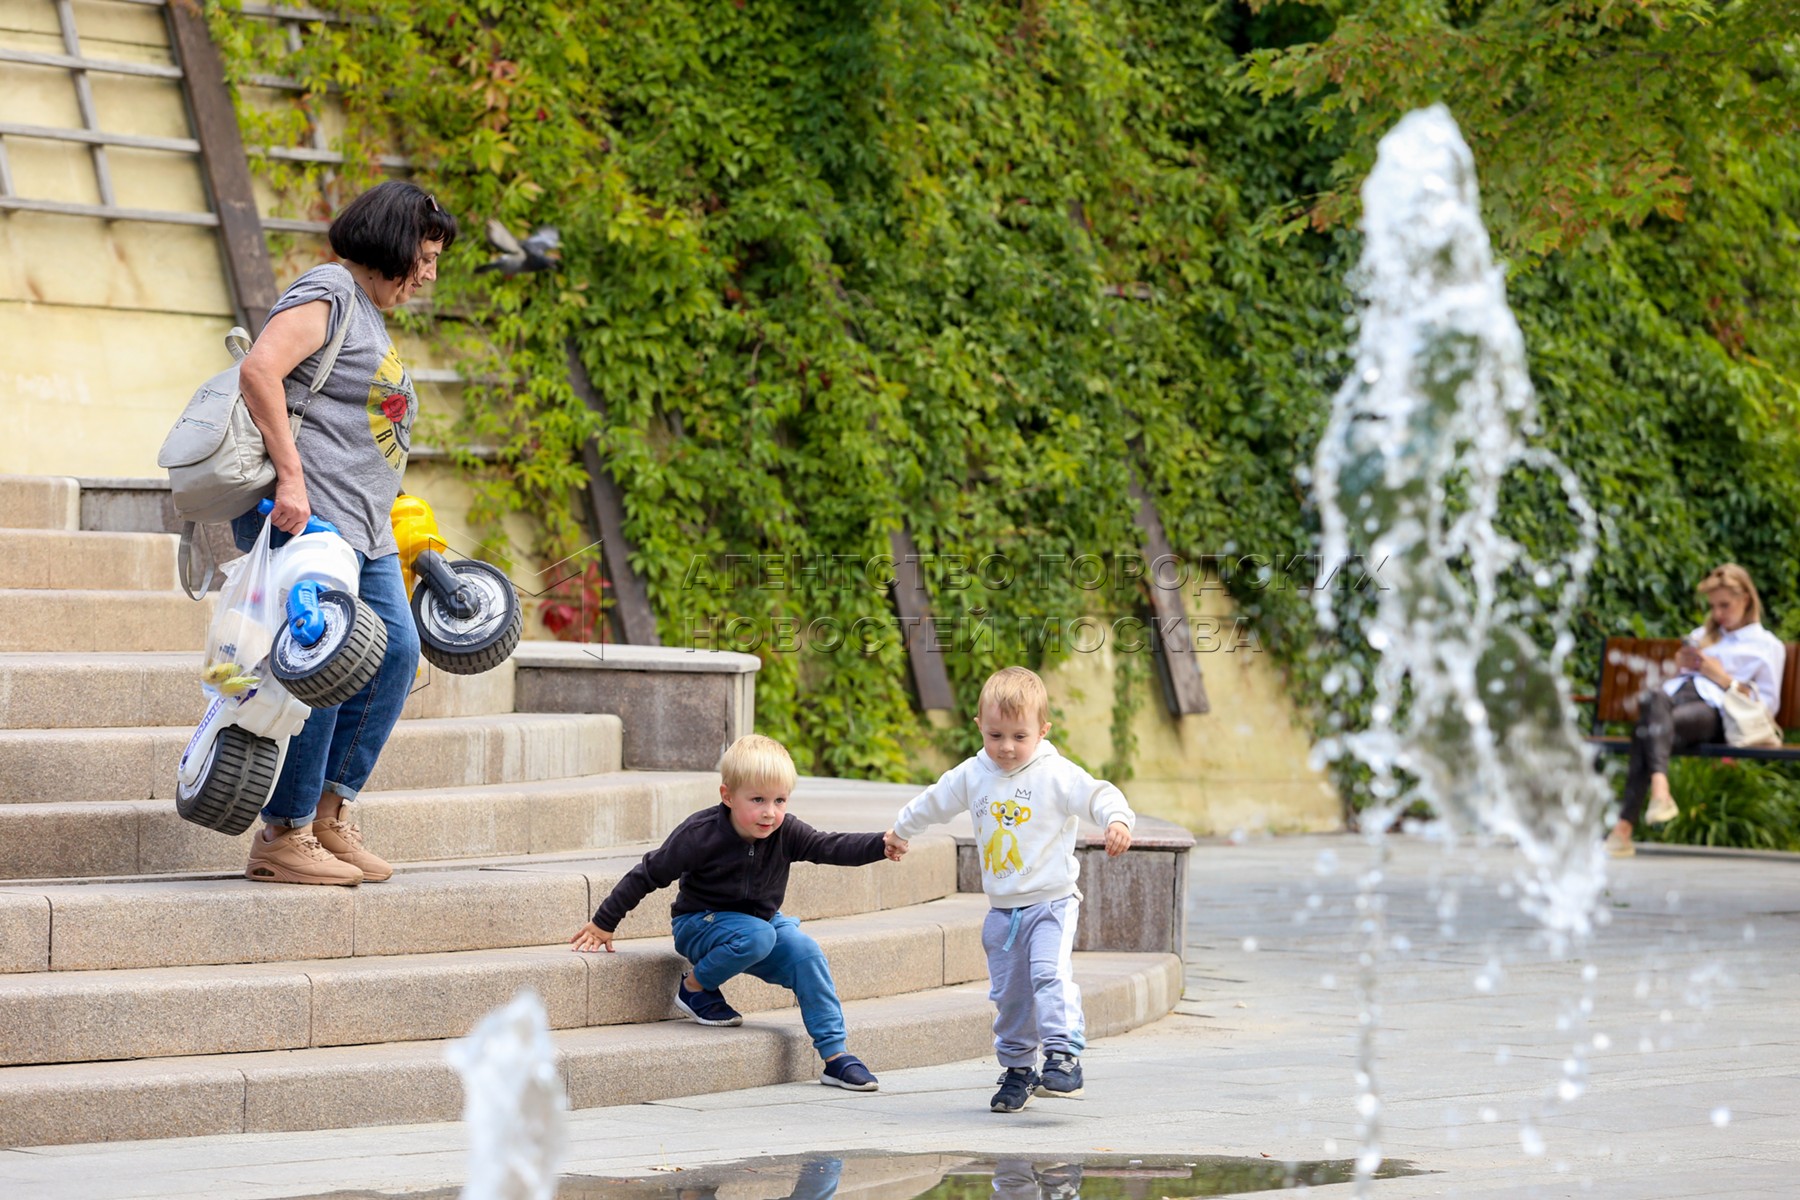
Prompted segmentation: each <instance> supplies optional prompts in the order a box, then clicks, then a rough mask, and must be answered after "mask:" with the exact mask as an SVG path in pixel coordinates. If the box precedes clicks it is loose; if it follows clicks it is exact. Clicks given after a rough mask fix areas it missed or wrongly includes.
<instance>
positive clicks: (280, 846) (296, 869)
mask: <svg viewBox="0 0 1800 1200" xmlns="http://www.w3.org/2000/svg"><path fill="white" fill-rule="evenodd" d="M271 832H273V831H272V830H271V829H269V827H268V826H264V827H263V828H261V829H259V830H257V831H256V836H255V837H253V838H251V839H250V865H249V866H247V867H245V868H244V878H245V879H254V880H256V881H257V882H258V883H326V884H336V885H338V886H340V887H355V886H356V885H357V884H359V883H361V882H362V881H363V873H362V871H361V870H360V869H359V868H357V867H356V866H355V865H353V864H351V863H347V862H339V861H338V858H337V856H336V855H334V854H333V853H332V852H331V851H329V850H327V849H326V848H325V847H323V846H321V845H320V844H319V839H318V838H316V837H314V836H313V835H312V833H311V831H309V830H305V829H293V830H286V831H284V832H282V833H279V834H276V835H275V836H274V837H273V838H271V837H268V836H267V835H268V834H269V833H271Z"/></svg>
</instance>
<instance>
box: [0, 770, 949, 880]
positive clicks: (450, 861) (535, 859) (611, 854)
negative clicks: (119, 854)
mask: <svg viewBox="0 0 1800 1200" xmlns="http://www.w3.org/2000/svg"><path fill="white" fill-rule="evenodd" d="M709 774H710V775H711V776H712V777H713V778H715V779H716V778H717V777H718V774H717V772H707V771H630V770H626V771H606V772H603V773H601V774H598V775H575V776H571V777H570V778H568V779H542V780H533V781H531V782H530V783H529V784H506V783H483V784H474V785H471V786H470V787H469V788H443V789H440V790H438V791H436V792H433V791H432V789H426V788H422V789H408V790H406V791H404V792H380V793H376V792H370V793H369V795H370V796H376V795H382V796H398V797H404V798H406V799H409V800H411V799H415V798H423V797H425V796H428V795H444V794H447V793H455V794H460V793H462V792H464V791H472V790H474V789H475V788H492V789H506V790H507V791H515V792H523V791H526V790H528V789H530V788H542V789H544V790H549V789H550V788H552V787H555V786H557V785H564V784H566V785H569V786H591V787H606V786H609V785H611V784H615V783H616V784H618V785H619V786H629V785H633V784H635V783H636V782H637V781H638V780H640V779H641V778H642V777H643V776H645V775H654V776H656V778H657V780H658V782H661V781H662V780H664V779H667V780H669V781H670V782H672V783H674V784H677V785H679V784H683V783H687V782H689V781H691V780H694V779H696V778H698V779H704V778H706V777H707V776H708V775H709ZM583 781H592V782H589V783H583ZM61 803H62V805H63V806H64V807H66V808H69V809H74V810H80V809H86V808H98V807H101V806H102V805H101V804H84V803H82V802H80V801H64V802H61ZM172 803H173V801H169V800H133V801H125V800H120V801H105V802H103V804H104V806H105V807H108V808H118V807H122V806H125V805H143V806H148V807H152V808H155V807H160V806H165V805H169V804H172ZM15 807H16V808H25V807H26V806H25V805H18V806H15ZM48 807H50V806H49V805H47V804H46V805H31V806H30V808H32V809H33V810H36V809H38V808H48ZM7 811H8V809H7V808H5V807H0V813H5V812H7ZM350 815H351V817H352V818H354V817H355V815H356V814H355V810H354V808H352V810H351V814H350ZM851 832H857V831H851ZM662 841H663V839H661V838H652V839H648V840H644V841H634V842H618V843H615V844H613V845H610V846H591V847H587V848H582V849H575V850H546V851H544V852H542V853H538V854H497V855H491V856H482V855H473V856H470V857H467V858H430V859H418V860H416V861H413V862H401V861H399V860H395V861H394V862H393V863H392V866H393V868H394V874H395V875H396V876H401V875H424V874H430V873H433V872H445V871H499V870H506V869H509V868H512V869H520V870H531V869H535V868H538V867H554V866H560V865H564V864H569V863H606V862H609V861H610V860H613V859H619V860H625V861H631V862H634V863H635V862H636V861H637V860H638V859H640V858H642V857H643V856H644V854H645V853H647V852H648V851H650V850H653V849H655V848H656V847H657V846H660V845H662ZM939 842H950V843H957V839H956V838H954V837H952V836H950V835H948V834H937V833H927V834H922V835H920V836H919V837H917V838H914V839H913V840H912V841H911V842H909V843H908V845H909V847H911V849H909V850H908V853H913V852H914V850H916V849H917V848H918V847H919V846H931V845H934V844H936V843H939ZM958 844H960V843H958ZM242 878H243V874H242V872H239V871H179V872H171V873H169V874H166V875H95V876H88V877H84V878H81V879H18V880H13V879H0V894H5V893H7V892H31V893H45V894H57V893H61V892H63V891H64V890H65V889H69V888H96V887H106V886H108V885H115V884H117V885H129V886H133V887H137V886H142V885H145V884H152V885H153V884H159V883H209V882H217V881H221V880H224V881H236V880H240V879H242ZM277 886H287V885H277ZM367 886H369V887H379V886H380V885H379V884H369V885H367ZM670 886H671V887H673V886H674V885H670ZM318 890H319V891H321V892H327V891H331V890H333V889H327V888H321V889H318ZM343 890H351V889H343Z"/></svg>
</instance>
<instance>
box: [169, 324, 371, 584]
mask: <svg viewBox="0 0 1800 1200" xmlns="http://www.w3.org/2000/svg"><path fill="white" fill-rule="evenodd" d="M349 330H350V321H349V318H348V316H347V315H346V317H345V319H344V320H342V321H340V322H338V331H337V335H336V336H335V337H333V338H332V339H331V341H330V342H329V343H328V344H327V345H326V347H325V352H324V354H323V355H322V356H321V357H320V359H319V369H318V370H317V371H315V372H313V378H312V383H311V384H310V385H309V386H308V388H307V393H308V396H307V401H306V404H311V403H312V397H313V396H316V395H318V394H319V391H320V389H322V388H323V387H324V386H325V381H326V380H328V379H330V378H331V369H332V368H333V367H334V366H336V365H337V357H338V352H339V351H340V350H342V349H343V348H344V335H345V334H346V333H348V332H349ZM225 348H226V349H227V350H229V351H231V357H232V364H231V366H229V367H227V368H226V369H225V370H223V371H220V372H219V373H218V374H217V375H214V376H213V377H212V378H211V379H209V380H207V381H206V382H205V383H203V384H201V385H200V390H199V391H197V392H195V393H194V398H193V399H192V400H189V401H188V403H187V407H186V408H185V409H183V410H182V412H181V416H180V418H179V419H178V420H177V421H176V422H175V427H174V428H173V429H170V430H169V436H168V437H166V438H164V439H163V444H162V449H161V450H160V451H158V452H157V455H156V465H157V466H159V467H162V468H164V469H165V470H167V471H168V472H169V496H170V499H171V500H172V501H173V502H174V504H175V515H176V516H177V517H179V518H181V520H182V521H183V525H182V528H181V564H180V565H181V586H182V587H183V588H185V589H186V590H187V593H188V595H190V596H192V597H194V599H196V600H198V599H199V598H200V597H201V596H202V595H204V594H205V592H206V589H207V588H208V587H210V586H211V584H212V568H211V567H210V566H209V567H208V568H207V571H206V578H205V580H203V581H202V582H201V583H200V585H199V586H198V587H196V586H195V584H194V574H195V572H196V570H197V569H198V564H197V563H196V562H195V543H194V527H195V526H196V525H201V524H206V523H209V522H217V521H229V520H231V519H232V518H233V517H236V516H240V515H242V514H243V513H246V512H249V511H250V510H251V509H252V508H254V507H256V502H257V501H258V500H261V499H263V498H265V497H267V496H270V495H272V494H274V491H275V464H274V463H273V462H271V461H269V452H268V450H267V448H265V447H264V445H263V436H262V431H261V430H260V429H258V428H257V427H256V422H255V421H254V420H252V419H251V417H250V409H249V407H248V406H247V405H245V403H244V394H243V392H242V390H241V389H240V387H239V384H238V366H239V364H241V363H242V362H243V361H244V356H245V355H247V354H249V353H250V334H249V333H248V332H246V331H245V330H244V329H242V328H241V327H234V328H233V329H232V330H231V332H230V333H227V334H226V335H225ZM306 404H303V405H301V406H300V408H299V409H298V410H297V411H295V412H292V413H290V414H288V421H289V423H290V427H291V428H292V429H293V431H294V433H295V435H296V436H297V435H298V434H299V432H300V424H301V422H302V421H303V420H304V419H305V417H306Z"/></svg>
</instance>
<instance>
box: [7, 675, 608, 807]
mask: <svg viewBox="0 0 1800 1200" xmlns="http://www.w3.org/2000/svg"><path fill="white" fill-rule="evenodd" d="M201 712H202V706H201V705H200V698H199V695H198V693H197V692H196V695H195V709H194V712H193V716H192V718H191V720H192V721H195V722H197V721H198V720H199V718H200V716H201ZM193 735H194V726H193V725H192V724H183V725H174V726H158V727H134V728H116V729H4V730H0V804H50V803H92V802H96V801H119V800H160V799H167V800H173V798H174V795H175V772H176V768H177V766H178V765H179V763H180V761H181V754H182V751H183V750H184V749H185V748H186V747H187V744H188V741H189V740H190V739H191V738H192V737H193ZM622 742H623V726H622V723H621V721H620V720H619V718H618V717H615V716H607V715H601V714H590V713H500V714H494V715H489V716H483V717H421V718H418V719H416V720H411V721H402V722H400V723H399V724H397V725H396V726H395V727H394V732H393V734H392V735H390V737H389V738H388V743H387V746H386V747H385V748H384V749H383V750H382V753H381V759H380V761H379V762H378V763H377V764H376V766H375V771H374V773H373V774H372V775H371V776H370V777H369V782H368V784H367V785H366V786H367V787H368V788H369V789H370V790H374V791H387V790H400V789H408V788H455V787H469V786H473V785H477V784H488V783H516V782H523V781H526V780H534V779H566V778H570V777H572V776H576V775H597V774H601V773H603V772H607V771H617V770H619V768H620V767H621V765H622V762H621V757H622Z"/></svg>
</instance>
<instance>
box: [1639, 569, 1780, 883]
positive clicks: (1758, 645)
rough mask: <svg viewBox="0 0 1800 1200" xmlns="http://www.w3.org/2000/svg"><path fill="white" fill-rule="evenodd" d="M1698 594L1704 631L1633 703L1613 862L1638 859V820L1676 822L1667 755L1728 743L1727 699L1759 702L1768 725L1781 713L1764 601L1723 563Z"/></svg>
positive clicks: (1774, 643)
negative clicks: (1668, 673)
mask: <svg viewBox="0 0 1800 1200" xmlns="http://www.w3.org/2000/svg"><path fill="white" fill-rule="evenodd" d="M1698 590H1699V592H1700V594H1701V595H1702V596H1705V597H1706V602H1707V607H1708V612H1707V616H1706V624H1704V625H1702V626H1700V628H1698V629H1696V630H1694V632H1693V633H1691V634H1689V635H1688V636H1687V637H1686V638H1685V639H1683V641H1682V646H1681V649H1680V650H1679V651H1677V652H1676V655H1675V668H1676V674H1675V675H1674V676H1673V677H1671V678H1669V679H1667V680H1665V681H1663V683H1662V685H1661V686H1660V687H1652V688H1650V689H1648V690H1647V691H1645V692H1644V694H1643V695H1642V696H1640V697H1638V722H1637V728H1636V729H1634V730H1633V731H1632V734H1631V758H1630V765H1629V766H1628V767H1627V768H1626V773H1625V794H1624V796H1623V798H1622V800H1621V803H1620V807H1619V820H1618V823H1617V824H1615V825H1614V826H1613V828H1612V832H1610V833H1608V834H1607V835H1606V850H1607V853H1609V854H1611V855H1612V856H1613V857H1614V858H1629V857H1631V856H1632V855H1633V854H1635V853H1636V851H1635V850H1634V849H1633V847H1632V843H1631V831H1632V829H1633V828H1634V827H1635V826H1636V825H1637V823H1638V821H1639V820H1640V819H1642V820H1645V821H1648V822H1649V823H1650V824H1652V825H1661V824H1663V823H1664V822H1666V821H1672V820H1674V819H1675V818H1676V817H1677V816H1679V815H1680V813H1681V809H1680V808H1679V807H1678V806H1677V805H1676V803H1675V797H1674V794H1673V793H1672V792H1671V791H1670V789H1669V752H1670V751H1671V750H1673V749H1676V748H1677V747H1681V746H1692V745H1696V744H1699V743H1702V742H1722V741H1724V740H1725V718H1724V711H1723V710H1724V707H1725V693H1726V692H1727V691H1729V690H1733V689H1735V690H1737V691H1738V692H1740V693H1742V694H1744V695H1746V696H1749V697H1751V698H1752V699H1754V700H1756V701H1757V702H1758V703H1759V704H1761V705H1762V706H1763V707H1764V708H1766V709H1768V710H1769V716H1770V717H1771V718H1772V717H1774V716H1775V714H1776V712H1777V711H1778V710H1779V709H1780V707H1781V675H1782V672H1783V671H1784V670H1785V669H1786V667H1787V647H1785V646H1783V645H1782V644H1781V639H1780V638H1778V637H1776V636H1775V635H1774V634H1772V633H1770V632H1769V631H1768V630H1767V629H1764V628H1763V624H1762V618H1763V610H1762V597H1761V596H1759V595H1757V592H1756V584H1755V583H1754V582H1753V581H1752V580H1751V578H1750V572H1748V571H1746V570H1744V568H1742V567H1740V566H1738V565H1737V564H1736V563H1723V564H1721V565H1719V566H1717V567H1714V568H1713V569H1712V570H1711V571H1709V572H1707V575H1706V578H1705V579H1702V580H1701V581H1700V587H1699V589H1698ZM1646 797H1648V798H1649V801H1650V808H1649V811H1647V812H1646V811H1645V809H1644V800H1645V798H1646Z"/></svg>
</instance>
